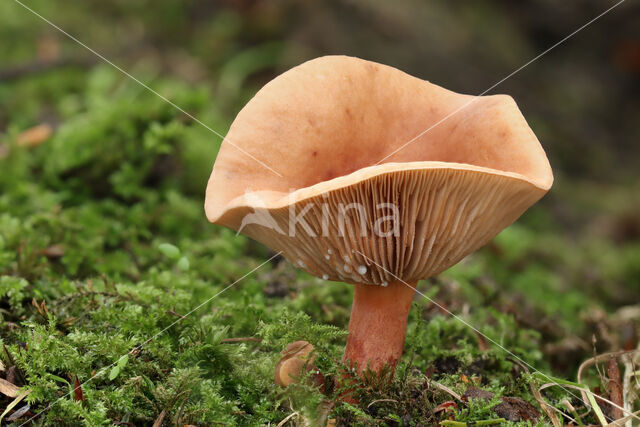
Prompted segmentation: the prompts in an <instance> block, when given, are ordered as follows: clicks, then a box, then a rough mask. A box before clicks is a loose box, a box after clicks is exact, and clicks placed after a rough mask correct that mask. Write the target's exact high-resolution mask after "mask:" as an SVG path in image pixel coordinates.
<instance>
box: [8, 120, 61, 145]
mask: <svg viewBox="0 0 640 427" xmlns="http://www.w3.org/2000/svg"><path fill="white" fill-rule="evenodd" d="M51 135H53V128H52V127H51V125H48V124H46V123H43V124H41V125H37V126H34V127H32V128H29V129H27V130H25V131H24V132H21V133H20V134H18V136H17V137H16V144H17V145H18V147H25V148H33V147H37V146H38V145H40V144H42V143H43V142H45V141H46V140H47V139H49V138H51Z"/></svg>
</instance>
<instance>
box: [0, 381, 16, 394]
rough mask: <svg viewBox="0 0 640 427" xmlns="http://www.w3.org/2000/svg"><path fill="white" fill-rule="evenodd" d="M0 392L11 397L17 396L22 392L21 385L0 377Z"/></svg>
mask: <svg viewBox="0 0 640 427" xmlns="http://www.w3.org/2000/svg"><path fill="white" fill-rule="evenodd" d="M0 393H2V394H4V395H5V396H9V397H16V396H17V395H18V394H20V387H18V386H16V385H15V384H12V383H10V382H9V381H7V380H5V379H3V378H0Z"/></svg>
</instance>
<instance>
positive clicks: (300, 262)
mask: <svg viewBox="0 0 640 427" xmlns="http://www.w3.org/2000/svg"><path fill="white" fill-rule="evenodd" d="M298 265H299V266H300V267H302V268H307V265H306V264H305V263H304V262H303V261H302V260H301V259H299V260H298Z"/></svg>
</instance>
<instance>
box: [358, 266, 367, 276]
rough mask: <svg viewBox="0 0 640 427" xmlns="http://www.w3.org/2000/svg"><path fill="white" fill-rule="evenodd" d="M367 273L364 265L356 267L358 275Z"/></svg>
mask: <svg viewBox="0 0 640 427" xmlns="http://www.w3.org/2000/svg"><path fill="white" fill-rule="evenodd" d="M366 272H367V267H365V266H364V265H361V266H358V273H360V274H365V273H366Z"/></svg>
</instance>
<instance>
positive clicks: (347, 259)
mask: <svg viewBox="0 0 640 427" xmlns="http://www.w3.org/2000/svg"><path fill="white" fill-rule="evenodd" d="M350 261H351V259H350V258H349V257H348V256H347V255H345V256H344V262H346V263H348V262H350Z"/></svg>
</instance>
